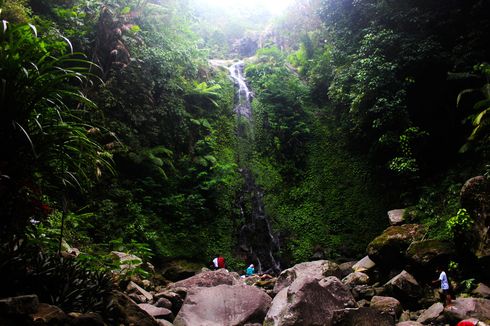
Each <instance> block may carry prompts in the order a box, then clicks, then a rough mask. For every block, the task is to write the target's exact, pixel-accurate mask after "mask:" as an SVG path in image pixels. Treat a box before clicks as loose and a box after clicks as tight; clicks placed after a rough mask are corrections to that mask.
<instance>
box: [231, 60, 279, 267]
mask: <svg viewBox="0 0 490 326" xmlns="http://www.w3.org/2000/svg"><path fill="white" fill-rule="evenodd" d="M244 67H245V64H244V62H243V61H238V62H236V63H234V64H233V65H231V66H230V67H229V68H228V70H229V72H230V76H231V78H232V79H233V81H234V83H235V86H236V88H237V94H236V98H235V112H236V114H237V121H238V131H237V136H238V141H239V143H240V144H241V145H239V147H240V148H239V150H238V156H239V157H238V162H239V165H240V172H241V174H242V176H243V179H244V181H245V183H244V188H243V189H242V191H241V194H240V196H239V200H238V205H239V207H240V214H241V218H242V220H243V221H244V224H243V225H242V226H241V228H240V234H239V244H240V249H241V250H242V251H243V252H244V253H245V254H246V256H247V262H248V263H253V264H255V265H256V270H257V271H258V272H259V273H272V274H279V273H280V271H281V266H280V262H279V260H278V258H277V256H278V255H279V250H280V243H279V239H278V237H277V236H276V235H275V234H274V233H273V232H272V228H271V225H270V221H269V219H268V217H267V215H266V214H265V209H264V202H263V197H264V193H263V191H262V189H260V187H259V186H258V185H257V184H256V182H255V178H254V176H253V174H252V172H251V171H250V169H249V168H248V167H247V163H248V162H249V159H248V158H250V157H251V156H252V155H251V154H252V151H253V147H252V146H251V144H253V135H251V134H250V133H247V131H246V130H248V129H249V128H246V127H244V126H243V124H247V125H248V126H249V127H250V126H251V122H252V121H251V120H252V106H251V98H252V92H251V91H250V89H249V88H248V86H247V83H246V80H245V77H244V75H243V69H244Z"/></svg>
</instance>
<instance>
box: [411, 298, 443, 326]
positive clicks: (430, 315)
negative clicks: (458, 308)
mask: <svg viewBox="0 0 490 326" xmlns="http://www.w3.org/2000/svg"><path fill="white" fill-rule="evenodd" d="M443 311H444V306H443V305H442V303H440V302H437V303H434V304H433V305H432V306H430V307H429V308H428V309H427V310H425V311H424V312H423V313H422V314H421V315H420V316H419V318H417V321H418V322H419V323H421V324H429V323H431V322H433V321H435V320H436V319H437V318H438V317H439V316H440V315H441V314H442V312H443Z"/></svg>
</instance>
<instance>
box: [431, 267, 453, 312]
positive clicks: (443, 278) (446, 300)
mask: <svg viewBox="0 0 490 326" xmlns="http://www.w3.org/2000/svg"><path fill="white" fill-rule="evenodd" d="M436 272H437V273H440V274H439V278H438V279H437V280H434V281H432V283H438V282H441V291H442V292H441V300H442V302H443V304H444V306H446V307H447V306H450V305H451V294H450V293H449V281H448V279H447V275H446V272H445V271H444V269H443V268H442V266H439V267H438V268H437V270H436Z"/></svg>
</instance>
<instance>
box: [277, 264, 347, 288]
mask: <svg viewBox="0 0 490 326" xmlns="http://www.w3.org/2000/svg"><path fill="white" fill-rule="evenodd" d="M340 274H341V271H340V268H339V265H337V264H336V263H334V262H331V261H329V260H316V261H310V262H305V263H301V264H297V265H294V266H293V267H291V268H288V269H285V270H283V271H282V272H281V274H280V275H279V277H278V278H277V281H276V284H275V285H274V293H276V294H277V293H279V292H280V291H281V290H282V289H284V288H286V287H288V286H289V285H291V284H292V283H293V282H294V281H295V280H296V279H299V278H302V277H314V278H318V279H321V278H323V277H327V276H336V277H340Z"/></svg>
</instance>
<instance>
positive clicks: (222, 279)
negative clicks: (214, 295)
mask: <svg viewBox="0 0 490 326" xmlns="http://www.w3.org/2000/svg"><path fill="white" fill-rule="evenodd" d="M238 283H239V277H237V275H236V273H230V272H228V271H227V270H225V269H219V270H217V271H209V272H202V273H199V274H197V275H194V276H192V277H189V278H187V279H185V280H182V281H178V282H175V283H173V284H170V285H169V286H168V289H170V290H175V289H182V290H184V291H185V290H189V289H192V288H195V287H213V286H217V285H223V284H225V285H235V284H238Z"/></svg>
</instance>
